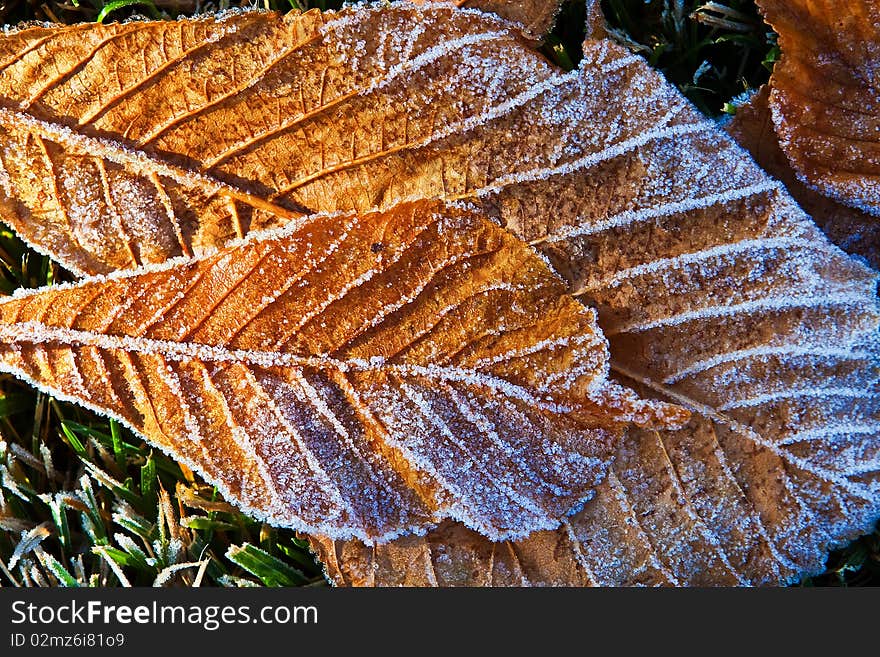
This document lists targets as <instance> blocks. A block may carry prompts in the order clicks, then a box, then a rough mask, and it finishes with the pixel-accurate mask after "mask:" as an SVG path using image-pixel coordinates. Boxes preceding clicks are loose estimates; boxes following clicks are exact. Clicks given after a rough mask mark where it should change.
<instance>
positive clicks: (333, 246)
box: [225, 220, 357, 344]
mask: <svg viewBox="0 0 880 657" xmlns="http://www.w3.org/2000/svg"><path fill="white" fill-rule="evenodd" d="M356 224H357V221H356V220H355V221H353V222H352V223H351V224H350V225H349V226H347V227H346V228H345V230H343V231H341V232H340V233H339V235H338V236H337V237H336V238H334V239H333V240H332V241H331V242H330V243H329V244H327V245H325V247H324V249H323V250H322V253H321V255H320V256H318V257H317V258H316V259H314V260H307V261H306V266H305V267H304V268H302V269H300V270H299V271H297V272H296V273H295V274H288V275H285V276H284V280H283V283H282V284H281V287H279V288H276V289H274V290H273V291H272V293H271V294H266V295H263V298H262V299H261V300H260V302H259V303H257V304H254V307H253V312H252V313H251V314H250V315H249V316H248V317H247V318H246V319H245V320H244V321H242V322H241V324H240V325H239V326H236V327H235V329H234V330H233V331H232V333H231V334H229V335H228V336H227V338H226V340H225V342H226V343H227V344H228V343H231V342H232V341H233V340H234V339H235V338H236V337H237V336H238V335H240V334H241V332H242V331H244V330H245V329H247V328H248V327H249V326H251V325H252V324H253V322H254V320H256V319H257V318H258V317H259V316H260V315H261V314H262V313H263V311H264V310H266V308H268V307H269V306H271V305H272V304H273V303H275V301H277V300H278V298H279V297H280V296H281V295H283V294H285V293H286V292H287V291H288V290H290V289H291V288H292V287H293V286H294V285H296V284H297V283H299V282H300V281H302V280H303V279H304V278H305V277H306V276H308V275H309V274H311V273H312V272H314V271H315V270H316V269H317V268H318V267H319V266H321V265H322V264H323V263H324V262H326V261H327V259H328V258H329V257H330V256H331V255H333V254H334V253H336V251H337V250H338V249H339V247H340V245H341V244H342V243H343V242H344V241H345V240H346V239H347V238H348V235H349V231H350V229H351V228H352V227H353V226H354V225H356ZM310 253H311V252H310Z"/></svg>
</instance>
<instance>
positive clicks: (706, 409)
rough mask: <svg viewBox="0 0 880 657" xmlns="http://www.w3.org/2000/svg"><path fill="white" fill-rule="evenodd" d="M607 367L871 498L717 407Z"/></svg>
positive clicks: (862, 487)
mask: <svg viewBox="0 0 880 657" xmlns="http://www.w3.org/2000/svg"><path fill="white" fill-rule="evenodd" d="M611 369H613V370H615V371H616V372H619V373H620V374H623V375H624V376H627V377H629V378H630V379H632V380H633V381H638V382H639V383H641V384H642V385H644V386H646V387H648V388H650V389H652V390H656V391H657V392H659V393H660V394H662V395H666V396H667V397H669V398H670V399H672V400H674V401H675V402H676V403H678V404H680V405H682V406H684V407H685V408H690V409H691V410H693V411H695V412H697V413H700V414H701V415H704V416H706V417H707V418H709V419H711V420H714V421H715V422H717V423H718V424H720V425H722V426H725V427H727V428H728V429H730V430H731V431H733V432H734V433H736V434H737V435H739V436H741V437H743V438H746V439H748V440H749V441H751V442H753V443H754V444H756V445H758V446H760V447H763V448H765V449H767V450H768V451H770V452H772V453H773V454H775V455H776V456H778V457H779V458H781V459H782V460H783V461H785V462H787V463H790V464H791V465H794V466H795V467H797V468H799V469H801V470H803V471H805V472H808V473H810V474H812V475H814V476H816V477H817V478H819V479H821V480H823V481H827V482H829V483H832V484H836V485H837V486H839V487H840V488H842V489H844V490H846V491H848V492H850V493H852V494H853V495H855V496H857V497H860V498H862V499H865V500H872V499H873V493H872V492H871V490H870V488H869V487H868V486H865V485H863V484H858V483H856V482H852V481H850V480H849V479H847V478H846V477H845V476H840V475H839V474H837V473H836V472H832V471H830V470H828V469H826V468H822V467H820V466H818V465H816V464H814V463H811V462H810V461H808V460H807V459H805V458H802V457H800V456H797V455H796V454H792V453H791V452H789V451H788V450H785V449H782V448H781V447H780V446H779V445H777V444H775V443H774V442H771V441H769V440H767V439H766V438H764V437H763V436H761V435H760V434H759V433H757V432H756V431H754V430H753V429H752V428H751V427H749V426H747V425H745V424H743V423H742V422H738V421H737V420H734V419H733V418H731V417H729V416H727V415H725V414H724V413H723V412H720V411H718V410H716V409H714V408H712V407H711V406H707V405H706V404H702V403H700V402H698V401H696V400H695V399H692V398H691V397H688V396H686V395H684V394H682V393H680V392H677V391H676V390H673V389H671V388H668V387H666V386H663V385H660V384H658V383H655V382H654V381H652V380H651V379H649V378H647V377H645V376H642V375H640V374H637V373H636V372H634V371H632V370H630V369H628V368H625V367H623V366H620V365H617V364H614V363H612V365H611ZM864 394H865V391H862V395H864ZM791 492H792V495H793V496H794V497H796V498H798V499H799V497H798V495H797V493H796V492H795V490H794V489H793V488H791ZM801 504H802V505H803V503H801ZM803 506H804V509H805V510H806V509H809V507H808V506H806V505H803Z"/></svg>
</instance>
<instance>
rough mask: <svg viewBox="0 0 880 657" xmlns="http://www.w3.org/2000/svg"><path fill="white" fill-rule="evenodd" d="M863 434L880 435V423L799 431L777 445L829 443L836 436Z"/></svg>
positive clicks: (856, 423) (851, 424)
mask: <svg viewBox="0 0 880 657" xmlns="http://www.w3.org/2000/svg"><path fill="white" fill-rule="evenodd" d="M861 434H880V422H868V423H860V422H853V423H850V424H840V425H833V426H827V427H820V428H819V429H806V430H804V431H797V432H795V433H792V434H790V435H788V436H786V437H785V438H783V439H781V440H778V441H777V442H776V444H777V445H793V444H795V443H802V442H810V441H813V440H821V441H828V442H830V441H829V440H828V439H830V438H833V437H834V436H857V435H861Z"/></svg>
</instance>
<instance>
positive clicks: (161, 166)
mask: <svg viewBox="0 0 880 657" xmlns="http://www.w3.org/2000/svg"><path fill="white" fill-rule="evenodd" d="M0 121H2V122H4V123H6V124H7V125H10V126H13V129H15V130H29V131H31V134H33V135H34V136H36V137H37V138H39V139H41V138H46V139H49V140H51V141H53V142H55V143H57V144H59V145H61V146H63V147H65V148H67V149H69V150H70V151H73V152H79V153H86V154H89V155H92V156H96V157H101V158H104V159H106V160H108V161H110V162H113V163H115V164H119V165H120V166H122V167H124V168H125V169H126V170H127V171H128V172H129V173H130V174H134V175H139V176H144V177H149V176H150V175H151V174H156V175H159V176H162V177H165V178H169V179H171V180H174V181H175V182H177V183H179V184H181V185H183V186H184V187H187V188H196V189H198V190H200V191H203V192H210V193H214V194H218V195H221V196H231V197H232V198H234V199H236V200H239V201H241V202H242V203H245V204H246V205H250V206H252V207H254V208H257V209H260V210H265V211H267V212H271V213H274V214H276V215H278V216H279V217H281V218H284V219H297V218H300V217H301V213H298V212H293V211H291V210H288V209H286V208H284V207H281V206H280V205H276V204H274V203H272V202H270V201H267V200H265V199H263V198H261V197H259V196H255V195H254V194H251V193H249V192H246V191H244V190H243V189H240V188H238V187H235V186H233V185H230V184H228V183H224V182H220V181H219V180H217V179H215V178H212V177H210V176H207V175H205V174H201V173H198V172H195V171H191V170H189V169H185V168H182V167H179V166H175V165H173V164H170V163H167V162H164V161H162V160H159V159H157V158H154V157H152V156H149V155H147V154H146V153H143V152H140V151H133V150H131V149H128V148H127V147H125V146H124V145H123V144H120V143H119V142H115V141H112V140H110V139H104V138H99V137H90V136H86V135H83V134H80V133H78V132H75V131H74V130H72V129H71V128H68V127H67V126H64V125H61V124H54V123H50V122H47V121H42V120H40V119H37V118H35V117H33V116H31V115H29V114H27V113H25V112H21V111H17V110H12V109H9V108H5V107H0Z"/></svg>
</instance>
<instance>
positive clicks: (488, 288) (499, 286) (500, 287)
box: [387, 282, 522, 359]
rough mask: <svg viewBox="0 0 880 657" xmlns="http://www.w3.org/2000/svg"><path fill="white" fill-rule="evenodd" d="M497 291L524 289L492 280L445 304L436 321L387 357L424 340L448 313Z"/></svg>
mask: <svg viewBox="0 0 880 657" xmlns="http://www.w3.org/2000/svg"><path fill="white" fill-rule="evenodd" d="M497 291H504V292H512V293H517V292H521V291H522V290H520V289H519V288H517V287H516V286H514V285H510V284H509V283H499V282H491V283H488V284H487V285H485V286H483V287H482V288H479V289H477V290H475V291H472V292H471V293H470V294H469V295H468V296H466V297H463V298H461V299H458V300H456V301H455V302H454V303H451V304H448V305H446V306H444V307H443V308H441V309H440V310H439V311H438V312H436V313H434V316H433V320H434V321H433V322H431V323H430V324H428V325H426V326H424V327H422V328H420V329H419V330H418V331H416V332H415V333H413V334H412V335H411V337H410V340H409V344H408V345H403V347H402V348H401V349H400V350H399V351H396V352H394V353H389V354H388V355H387V358H388V359H391V358H393V357H394V356H396V355H397V354H399V353H400V351H403V350H404V349H407V348H412V347H414V346H415V345H416V344H417V343H418V342H420V341H421V340H424V339H425V338H426V337H427V336H428V335H430V334H431V332H433V331H434V330H435V329H436V328H437V327H438V326H440V323H441V321H442V320H443V318H444V317H446V316H447V315H448V314H450V313H452V312H455V311H456V310H458V309H459V308H461V307H462V306H463V305H464V304H465V303H467V302H468V301H471V300H473V299H475V298H476V297H478V296H482V295H484V294H491V293H492V292H497Z"/></svg>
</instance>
